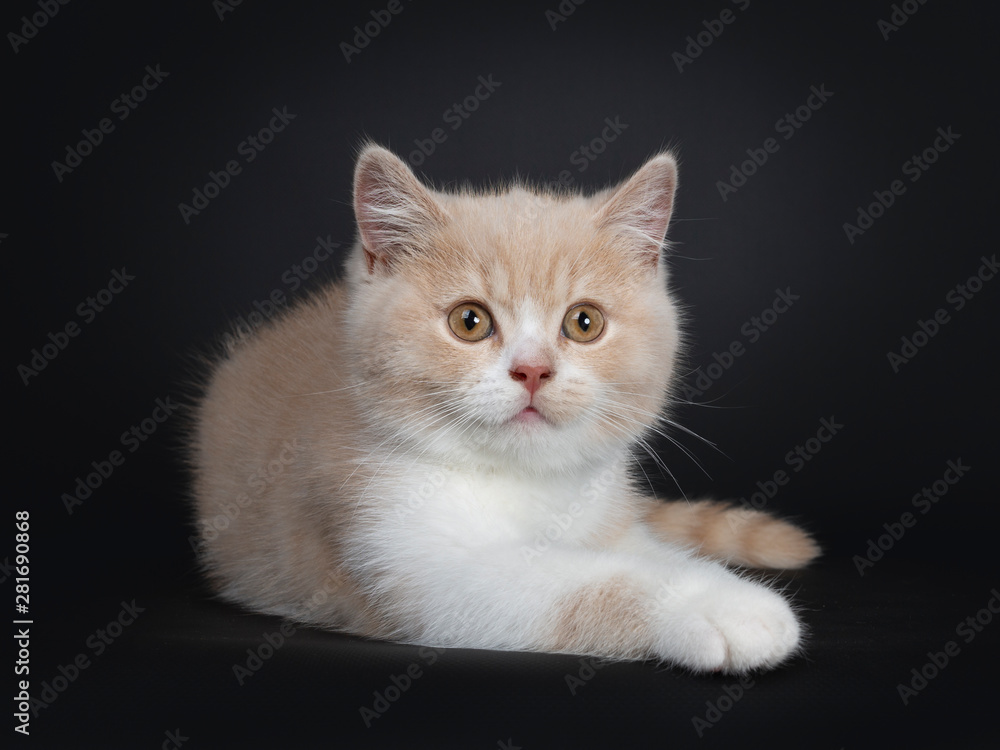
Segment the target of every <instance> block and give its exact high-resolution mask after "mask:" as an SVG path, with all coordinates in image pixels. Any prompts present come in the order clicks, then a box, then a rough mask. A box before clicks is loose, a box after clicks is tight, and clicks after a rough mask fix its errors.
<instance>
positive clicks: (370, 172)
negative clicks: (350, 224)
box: [354, 145, 446, 274]
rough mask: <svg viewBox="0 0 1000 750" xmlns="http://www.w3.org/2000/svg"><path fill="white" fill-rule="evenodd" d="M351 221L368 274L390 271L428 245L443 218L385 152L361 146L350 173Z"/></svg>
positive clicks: (413, 179) (408, 172)
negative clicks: (352, 174) (351, 182)
mask: <svg viewBox="0 0 1000 750" xmlns="http://www.w3.org/2000/svg"><path fill="white" fill-rule="evenodd" d="M354 216H355V218H356V219H357V222H358V230H359V232H360V233H361V247H362V250H363V251H364V254H365V261H366V262H367V264H368V273H370V274H374V273H376V272H377V271H380V270H391V269H392V268H393V265H394V263H395V262H396V261H398V260H399V259H400V258H401V257H403V256H405V255H407V254H411V253H413V252H415V251H419V249H420V248H421V247H422V246H423V245H424V244H425V243H426V242H427V241H428V235H429V232H430V230H432V229H433V228H434V227H437V226H440V224H441V223H443V222H444V220H445V218H446V214H445V212H444V209H442V208H441V206H440V205H439V204H438V202H437V201H436V200H435V199H434V196H433V195H432V194H431V191H430V190H428V189H427V188H426V187H424V186H423V185H422V184H421V183H420V181H419V180H418V179H417V178H416V176H415V175H414V174H413V172H412V171H411V170H410V168H409V167H408V166H407V165H406V164H405V163H403V161H402V160H400V158H399V157H398V156H396V155H395V154H393V153H392V152H391V151H388V150H386V149H384V148H382V147H381V146H375V145H367V146H365V147H364V148H363V149H362V151H361V154H360V155H359V156H358V163H357V166H356V167H355V169H354Z"/></svg>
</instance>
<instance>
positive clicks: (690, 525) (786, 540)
mask: <svg viewBox="0 0 1000 750" xmlns="http://www.w3.org/2000/svg"><path fill="white" fill-rule="evenodd" d="M645 521H646V524H647V525H648V526H649V527H650V528H651V529H652V531H653V532H654V533H655V534H656V535H657V536H659V537H661V538H663V539H666V540H668V541H671V542H679V543H681V544H685V545H689V546H692V547H695V548H696V549H697V551H698V552H699V553H701V554H704V555H708V556H710V557H714V558H717V559H720V560H723V561H725V562H728V563H733V564H736V565H746V566H749V567H752V568H785V569H792V568H802V567H804V566H805V565H807V564H808V563H809V562H811V561H812V560H813V559H815V558H816V557H817V556H818V555H819V554H820V548H819V545H818V544H816V542H815V541H814V540H813V538H812V537H811V536H810V535H809V534H808V533H807V532H805V531H803V530H802V529H800V528H799V527H798V526H795V525H793V524H791V523H789V522H788V521H783V520H781V519H780V518H775V517H774V516H772V515H770V514H768V513H764V512H762V511H759V510H754V509H752V508H737V507H735V506H733V505H730V504H728V503H720V502H716V501H713V500H699V501H696V502H687V501H678V502H671V503H655V504H652V505H650V507H649V509H648V510H647V512H646V518H645Z"/></svg>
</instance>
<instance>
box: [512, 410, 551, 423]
mask: <svg viewBox="0 0 1000 750" xmlns="http://www.w3.org/2000/svg"><path fill="white" fill-rule="evenodd" d="M513 421H514V422H519V423H521V424H535V423H540V422H547V421H548V420H547V419H546V418H545V416H544V415H543V414H542V413H541V412H540V411H538V409H536V408H535V407H534V406H526V407H524V408H523V409H521V411H519V412H518V413H517V414H515V415H514V419H513Z"/></svg>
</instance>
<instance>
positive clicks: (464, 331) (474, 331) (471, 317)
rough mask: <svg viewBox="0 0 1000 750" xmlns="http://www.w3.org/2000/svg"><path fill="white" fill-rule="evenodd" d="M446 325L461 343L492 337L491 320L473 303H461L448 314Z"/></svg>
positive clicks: (481, 308) (483, 310)
mask: <svg viewBox="0 0 1000 750" xmlns="http://www.w3.org/2000/svg"><path fill="white" fill-rule="evenodd" d="M448 325H449V326H450V327H451V330H452V332H453V333H454V334H455V335H456V336H458V337H459V338H460V339H462V340H463V341H482V340H483V339H485V338H488V337H490V336H492V335H493V318H492V317H490V314H489V313H488V312H486V308H485V307H483V306H482V305H477V304H476V303H475V302H463V303H462V304H460V305H458V306H457V307H456V308H455V309H454V310H452V311H451V312H450V313H448Z"/></svg>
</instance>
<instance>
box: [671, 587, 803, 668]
mask: <svg viewBox="0 0 1000 750" xmlns="http://www.w3.org/2000/svg"><path fill="white" fill-rule="evenodd" d="M681 609H682V608H681V607H680V606H678V607H677V608H675V609H674V612H673V613H672V616H671V617H669V624H668V626H667V627H666V628H665V629H664V632H663V636H664V642H663V643H662V647H661V649H660V650H661V653H663V655H664V656H666V658H668V659H669V660H670V661H673V662H675V663H677V664H680V665H682V666H685V667H689V668H690V669H694V670H697V671H720V670H721V671H725V672H746V671H748V670H751V669H756V668H770V667H774V666H777V665H778V664H779V663H781V662H782V661H784V660H785V659H786V658H787V657H788V656H790V655H791V654H792V653H794V652H795V650H796V649H797V648H798V647H799V643H800V640H801V635H802V629H801V626H800V625H799V622H798V620H797V619H796V617H795V615H794V614H793V613H792V609H791V607H790V606H789V604H788V602H786V601H785V600H784V599H783V598H782V597H781V596H780V595H778V594H776V593H774V592H773V591H771V590H769V589H767V588H765V587H763V586H759V585H757V584H753V583H750V582H746V581H741V582H740V585H738V586H725V587H720V589H714V590H711V591H704V592H702V593H701V594H698V595H696V596H695V597H692V598H690V599H689V600H688V601H687V602H686V603H685V605H684V606H683V610H684V611H681Z"/></svg>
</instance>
